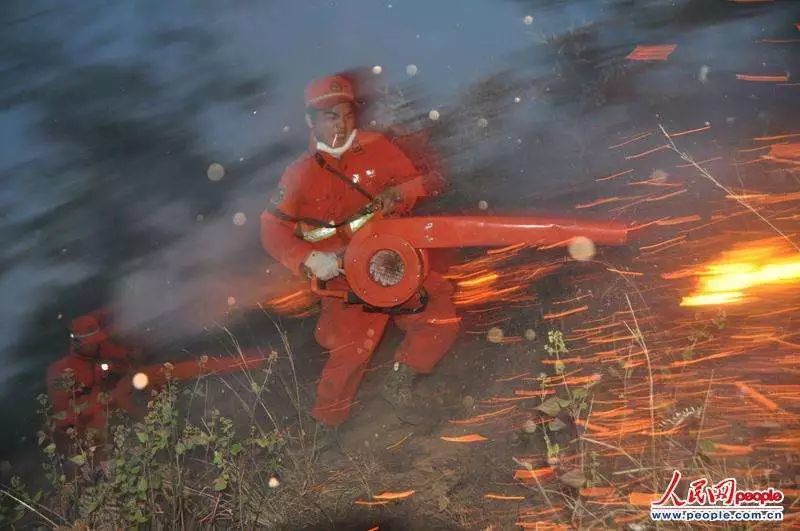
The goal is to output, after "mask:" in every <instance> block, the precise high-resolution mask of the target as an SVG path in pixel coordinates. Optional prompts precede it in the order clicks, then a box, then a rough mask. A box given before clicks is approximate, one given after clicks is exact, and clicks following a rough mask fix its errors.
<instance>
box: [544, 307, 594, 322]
mask: <svg viewBox="0 0 800 531" xmlns="http://www.w3.org/2000/svg"><path fill="white" fill-rule="evenodd" d="M588 309H589V307H588V306H581V307H580V308H573V309H571V310H565V311H563V312H559V313H547V314H545V315H544V319H545V320H546V321H547V320H550V319H558V318H559V317H566V316H567V315H572V314H575V313H580V312H583V311H586V310H588Z"/></svg>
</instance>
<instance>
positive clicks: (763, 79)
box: [736, 0, 789, 83]
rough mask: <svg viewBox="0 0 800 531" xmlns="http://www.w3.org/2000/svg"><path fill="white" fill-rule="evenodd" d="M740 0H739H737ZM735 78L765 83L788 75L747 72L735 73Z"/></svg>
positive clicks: (778, 81) (780, 79)
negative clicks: (752, 73) (762, 74)
mask: <svg viewBox="0 0 800 531" xmlns="http://www.w3.org/2000/svg"><path fill="white" fill-rule="evenodd" d="M738 1H741V0H738ZM736 79H740V80H742V81H755V82H765V83H780V82H784V81H789V76H787V75H782V76H754V75H749V74H736Z"/></svg>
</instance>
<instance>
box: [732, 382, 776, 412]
mask: <svg viewBox="0 0 800 531" xmlns="http://www.w3.org/2000/svg"><path fill="white" fill-rule="evenodd" d="M735 385H736V387H738V388H739V390H740V391H742V392H743V393H745V394H746V395H748V396H749V397H750V398H752V399H753V400H754V401H755V402H758V403H759V404H761V405H762V406H764V407H766V408H767V409H769V410H770V411H778V410H779V409H780V406H778V404H776V403H775V402H773V401H772V400H770V399H769V398H767V397H766V396H764V395H762V394H761V393H759V392H758V391H756V390H755V389H753V388H752V387H750V386H749V385H747V384H746V383H744V382H736V384H735Z"/></svg>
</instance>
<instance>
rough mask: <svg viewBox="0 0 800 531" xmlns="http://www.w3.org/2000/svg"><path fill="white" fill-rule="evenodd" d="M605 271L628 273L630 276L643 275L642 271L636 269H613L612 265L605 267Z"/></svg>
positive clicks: (620, 273)
mask: <svg viewBox="0 0 800 531" xmlns="http://www.w3.org/2000/svg"><path fill="white" fill-rule="evenodd" d="M606 271H611V272H612V273H617V274H619V275H628V276H630V277H643V276H644V273H639V272H637V271H622V270H620V269H614V268H613V267H607V268H606Z"/></svg>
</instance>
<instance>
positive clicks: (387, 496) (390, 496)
mask: <svg viewBox="0 0 800 531" xmlns="http://www.w3.org/2000/svg"><path fill="white" fill-rule="evenodd" d="M414 492H415V491H413V490H405V491H403V492H388V491H387V492H382V493H380V494H376V495H375V496H373V498H375V499H376V500H402V499H404V498H408V497H409V496H411V495H412V494H414Z"/></svg>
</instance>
